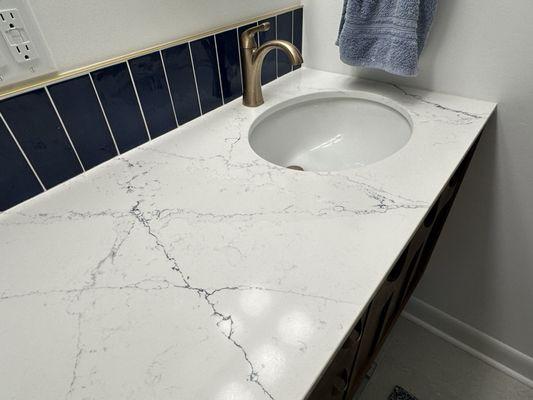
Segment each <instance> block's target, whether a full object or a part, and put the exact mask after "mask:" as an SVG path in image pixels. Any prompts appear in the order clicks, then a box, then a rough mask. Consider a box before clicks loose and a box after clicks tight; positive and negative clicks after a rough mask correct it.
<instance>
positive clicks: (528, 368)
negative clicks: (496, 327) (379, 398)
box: [403, 298, 533, 388]
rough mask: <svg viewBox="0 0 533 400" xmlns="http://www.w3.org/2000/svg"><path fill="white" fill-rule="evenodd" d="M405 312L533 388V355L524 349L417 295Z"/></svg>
mask: <svg viewBox="0 0 533 400" xmlns="http://www.w3.org/2000/svg"><path fill="white" fill-rule="evenodd" d="M403 316H404V317H405V318H407V319H408V320H410V321H411V322H414V323H415V324H417V325H419V326H421V327H422V328H424V329H427V330H428V331H430V332H431V333H433V334H434V335H436V336H439V337H440V338H442V339H444V340H446V341H447V342H449V343H451V344H453V345H454V346H456V347H458V348H460V349H462V350H464V351H466V352H467V353H469V354H471V355H472V356H474V357H476V358H478V359H480V360H481V361H483V362H485V363H487V364H488V365H491V366H492V367H494V368H496V369H498V370H500V371H502V372H503V373H505V374H507V375H509V376H510V377H512V378H514V379H516V380H518V381H520V382H522V383H523V384H525V385H527V386H529V387H531V388H533V357H530V356H528V355H526V354H523V353H521V352H520V351H518V350H516V349H514V348H512V347H510V346H508V345H506V344H505V343H502V342H500V341H499V340H496V339H494V338H493V337H491V336H489V335H487V334H486V333H483V332H481V331H479V330H478V329H476V328H474V327H472V326H470V325H468V324H465V323H464V322H462V321H460V320H458V319H456V318H454V317H452V316H451V315H448V314H446V313H445V312H443V311H441V310H439V309H437V308H435V307H433V306H431V305H429V304H427V303H425V302H423V301H422V300H419V299H417V298H412V299H411V300H410V301H409V303H408V305H407V307H406V310H405V311H404V313H403Z"/></svg>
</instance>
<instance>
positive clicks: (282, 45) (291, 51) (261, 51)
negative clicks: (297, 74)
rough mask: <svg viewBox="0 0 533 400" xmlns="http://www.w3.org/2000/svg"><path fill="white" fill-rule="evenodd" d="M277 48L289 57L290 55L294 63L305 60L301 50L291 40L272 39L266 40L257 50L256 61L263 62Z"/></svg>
mask: <svg viewBox="0 0 533 400" xmlns="http://www.w3.org/2000/svg"><path fill="white" fill-rule="evenodd" d="M275 49H279V50H281V51H283V52H284V53H285V54H286V55H287V57H289V61H290V62H291V64H292V65H300V64H302V63H303V62H304V60H303V58H302V55H301V54H300V50H298V49H297V48H296V46H295V45H293V44H292V43H291V42H287V41H286V40H271V41H270V42H266V43H265V44H263V45H262V46H260V47H259V48H258V49H257V50H256V51H255V59H256V62H260V63H262V62H263V60H264V58H265V57H266V55H267V54H268V53H270V51H272V50H275Z"/></svg>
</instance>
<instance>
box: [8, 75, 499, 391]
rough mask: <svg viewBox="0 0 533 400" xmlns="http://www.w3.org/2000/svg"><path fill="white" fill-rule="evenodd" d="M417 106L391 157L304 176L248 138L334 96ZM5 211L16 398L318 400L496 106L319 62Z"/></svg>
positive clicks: (411, 109)
mask: <svg viewBox="0 0 533 400" xmlns="http://www.w3.org/2000/svg"><path fill="white" fill-rule="evenodd" d="M332 90H335V91H344V90H357V91H363V92H364V91H371V92H373V93H375V94H379V95H382V96H385V97H386V98H390V99H392V100H393V101H395V102H397V103H398V104H400V105H402V106H403V107H404V108H405V109H406V110H407V111H408V112H409V115H410V118H411V119H412V121H413V126H414V128H413V129H414V131H413V136H412V138H411V140H410V141H409V143H408V144H407V145H406V146H405V147H404V148H403V149H402V150H400V151H399V152H397V153H396V154H394V155H392V156H391V157H389V158H387V159H386V160H383V161H381V162H378V163H375V164H372V165H368V166H365V167H360V168H357V169H353V170H346V171H340V172H329V173H319V172H304V173H301V172H296V171H291V170H287V169H284V168H279V167H277V166H274V165H272V164H269V163H267V162H266V161H264V160H262V159H260V158H259V157H258V156H257V155H255V153H253V151H252V150H251V149H250V147H249V145H248V141H247V134H248V129H249V127H250V125H251V124H252V122H253V121H254V119H255V118H256V117H257V116H258V115H260V114H261V113H262V112H263V111H264V110H266V109H268V108H269V107H271V106H273V105H275V104H278V103H280V102H282V101H285V100H287V99H290V98H292V97H295V96H298V95H303V94H308V93H313V92H317V91H332ZM265 98H266V99H267V101H266V103H265V104H264V105H263V106H262V107H259V108H257V109H247V108H244V107H242V106H241V105H240V104H239V100H237V101H235V102H233V103H230V104H228V105H226V106H224V107H222V108H221V109H218V110H216V111H214V112H212V113H210V114H208V115H206V116H204V117H202V118H199V119H198V120H195V121H193V122H191V123H190V124H187V125H185V126H183V127H180V128H179V129H178V130H176V131H175V132H172V133H170V134H167V135H165V136H164V137H161V138H159V139H157V140H154V141H153V142H151V143H149V144H146V145H143V146H141V147H140V148H138V149H136V150H133V151H131V152H129V153H126V154H125V155H122V156H120V157H118V158H116V159H114V160H112V161H110V162H108V163H106V164H104V165H102V166H99V167H97V168H95V169H93V170H91V171H89V172H87V173H86V174H84V175H82V176H79V177H77V178H75V179H73V180H71V181H69V182H67V183H66V184H63V185H61V186H59V187H57V188H54V189H52V190H50V191H49V192H46V193H44V194H43V195H41V196H39V197H37V198H34V199H31V200H29V201H27V202H25V203H23V204H21V205H19V206H17V207H15V208H13V209H11V210H9V211H7V212H4V213H3V214H2V215H0V232H1V236H0V251H1V254H2V263H1V265H0V277H1V279H0V318H1V320H2V325H1V326H0V341H1V343H2V344H3V346H2V347H1V348H0V359H2V360H3V362H2V363H0V397H1V398H6V399H36V398H39V399H42V400H45V399H54V400H56V399H60V398H64V399H116V400H118V399H147V398H154V399H195V400H199V399H216V400H224V399H228V400H229V399H235V400H236V399H239V400H241V399H243V400H245V399H276V400H282V399H288V400H294V399H302V398H303V397H305V395H306V393H307V391H308V390H309V389H310V387H311V386H312V384H313V382H314V381H315V379H316V378H317V376H318V375H319V374H320V372H321V370H322V369H323V368H324V366H325V365H326V363H327V362H328V360H329V358H330V357H331V356H332V355H333V353H334V352H335V350H336V348H337V346H339V345H340V343H341V341H342V339H343V338H344V337H345V335H346V334H347V332H348V331H349V329H350V328H351V326H352V325H353V324H354V322H355V321H356V318H357V317H358V315H359V313H360V312H361V311H362V310H363V308H364V306H365V305H366V303H367V302H368V301H369V300H370V298H371V296H372V294H373V292H374V291H375V290H376V289H377V287H378V286H379V283H380V282H381V281H382V279H383V278H384V277H385V276H386V274H387V272H388V270H389V269H390V267H391V266H392V264H393V263H394V261H395V259H396V258H397V256H398V255H399V253H400V252H401V250H402V248H403V247H404V245H405V244H406V242H407V241H408V239H409V237H410V236H411V234H412V233H413V231H414V230H415V229H416V227H417V225H418V224H419V222H420V221H421V220H422V218H423V217H424V215H425V213H426V211H427V210H428V208H429V206H430V205H431V203H432V202H433V200H434V199H435V198H436V197H437V195H438V193H439V191H440V189H441V188H442V187H443V185H444V184H445V183H446V181H447V180H448V179H449V177H450V176H451V174H452V173H453V171H454V169H455V168H456V167H457V165H458V164H459V163H460V161H461V159H462V157H463V156H464V155H465V153H466V152H467V150H468V149H469V147H470V146H471V145H472V143H473V142H474V140H475V139H476V137H477V136H478V134H479V132H480V130H481V128H482V127H483V125H484V124H485V122H486V121H487V119H488V117H489V116H490V114H491V113H492V111H493V110H494V107H495V105H494V104H492V103H487V102H483V101H477V100H470V99H464V98H459V97H454V96H448V95H442V94H438V93H429V92H424V91H419V90H415V89H404V88H400V87H397V86H392V85H388V84H381V83H376V82H368V81H354V80H352V79H351V78H348V77H345V76H341V75H335V74H330V73H326V72H318V71H313V70H309V69H302V70H300V71H298V72H296V73H294V74H291V75H290V76H287V77H284V78H282V79H280V80H279V81H276V82H273V83H272V84H270V85H268V86H267V87H266V88H265Z"/></svg>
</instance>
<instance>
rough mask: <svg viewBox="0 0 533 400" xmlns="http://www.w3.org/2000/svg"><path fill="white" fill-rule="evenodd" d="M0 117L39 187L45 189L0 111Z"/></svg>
mask: <svg viewBox="0 0 533 400" xmlns="http://www.w3.org/2000/svg"><path fill="white" fill-rule="evenodd" d="M0 119H2V121H3V122H4V125H5V126H6V128H7V130H8V132H9V134H10V135H11V138H12V139H13V141H14V142H15V144H16V145H17V147H18V149H19V150H20V152H21V153H22V156H23V157H24V159H25V160H26V162H27V163H28V166H29V167H30V169H31V171H32V172H33V174H34V175H35V178H36V179H37V181H38V182H39V185H41V187H42V188H43V190H44V191H46V186H44V184H43V181H41V178H40V177H39V175H38V174H37V171H35V168H33V165H32V163H31V161H30V159H29V158H28V156H27V155H26V153H25V152H24V150H23V149H22V147H21V146H20V143H19V141H18V140H17V138H16V137H15V135H14V134H13V131H12V130H11V127H10V126H9V125H8V123H7V121H6V120H5V118H4V116H3V115H2V113H0Z"/></svg>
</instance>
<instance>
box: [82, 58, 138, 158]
mask: <svg viewBox="0 0 533 400" xmlns="http://www.w3.org/2000/svg"><path fill="white" fill-rule="evenodd" d="M91 75H92V77H93V80H94V84H95V86H96V90H97V91H98V94H99V96H100V100H101V101H102V105H103V106H104V111H105V113H106V115H107V120H108V121H109V125H110V126H111V130H112V131H113V135H114V136H115V140H116V142H117V146H118V149H119V151H120V152H121V153H124V152H126V151H128V150H131V149H133V148H134V147H137V146H139V145H141V144H143V143H145V142H147V141H148V135H147V132H146V127H145V126H144V121H143V118H142V115H141V110H140V109H139V103H138V101H137V97H136V96H135V91H134V89H133V83H132V82H131V78H130V74H129V71H128V67H127V66H126V64H125V63H122V64H117V65H112V66H111V67H107V68H104V69H101V70H99V71H95V72H92V73H91Z"/></svg>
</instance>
